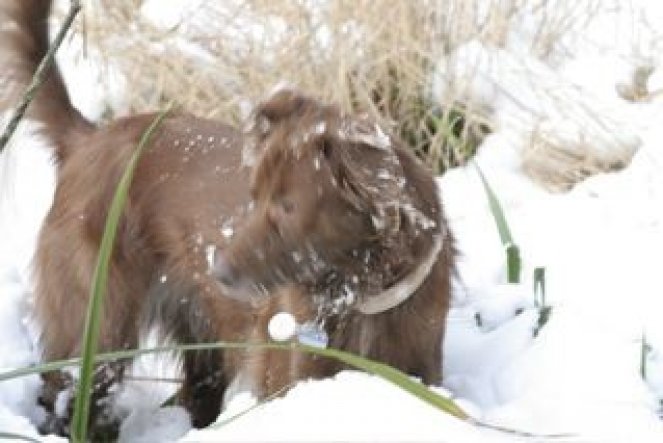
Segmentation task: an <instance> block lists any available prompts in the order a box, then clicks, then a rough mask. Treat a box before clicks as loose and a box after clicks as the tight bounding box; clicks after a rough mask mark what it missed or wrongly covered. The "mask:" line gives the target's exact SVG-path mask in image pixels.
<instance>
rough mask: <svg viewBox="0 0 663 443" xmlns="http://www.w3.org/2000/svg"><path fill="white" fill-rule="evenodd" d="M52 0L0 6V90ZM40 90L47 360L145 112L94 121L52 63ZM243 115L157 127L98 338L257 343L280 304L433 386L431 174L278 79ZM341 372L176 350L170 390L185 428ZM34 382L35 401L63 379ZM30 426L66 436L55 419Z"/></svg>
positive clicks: (439, 252)
mask: <svg viewBox="0 0 663 443" xmlns="http://www.w3.org/2000/svg"><path fill="white" fill-rule="evenodd" d="M49 7H50V2H48V1H41V0H7V1H6V2H4V3H3V4H2V6H0V12H2V13H3V15H6V16H8V17H9V18H10V19H11V20H14V21H15V22H16V24H17V25H18V26H17V27H16V28H12V34H11V35H10V36H9V37H8V38H7V39H4V40H2V41H1V42H0V50H2V51H7V53H8V54H11V57H6V56H3V59H2V60H3V62H4V67H3V68H4V69H8V70H9V71H8V72H11V73H12V76H13V77H12V82H13V83H12V85H11V86H12V88H15V87H17V86H18V87H21V86H24V85H25V84H27V82H28V80H29V77H30V75H31V74H32V72H33V70H34V69H35V67H36V64H37V62H38V60H39V59H40V57H41V56H42V55H43V54H44V53H45V51H46V49H47V39H46V26H45V23H46V18H47V15H48V10H49ZM2 32H4V31H2ZM25 48H29V51H28V49H25ZM46 88H47V89H46V90H44V91H42V92H41V93H40V95H39V96H38V97H37V99H36V101H35V102H34V103H33V105H32V112H31V114H30V117H31V118H33V119H35V120H37V121H39V122H41V123H43V125H44V127H45V134H46V135H47V136H48V137H49V138H50V140H51V141H52V143H53V145H54V151H55V156H56V159H57V166H58V170H57V185H56V192H55V197H54V201H53V206H52V208H51V210H50V212H49V214H48V216H47V217H46V219H45V221H44V224H43V227H42V230H41V233H40V237H39V241H38V246H37V251H36V254H35V279H36V288H35V309H36V316H37V318H38V320H39V323H40V325H41V328H42V334H41V344H42V347H43V353H44V359H45V360H53V359H64V358H68V357H73V356H77V355H78V354H79V352H80V346H81V334H82V331H83V325H84V319H85V312H86V308H87V304H88V293H89V288H90V286H91V280H92V274H93V267H94V264H95V262H96V257H97V254H98V252H99V244H100V239H101V236H102V232H103V229H104V223H105V218H106V214H107V211H108V207H109V204H110V201H111V198H112V196H113V193H114V190H115V188H116V186H117V183H118V181H119V178H120V176H121V175H122V173H123V171H124V169H125V168H126V166H127V164H128V161H129V158H130V156H131V155H132V154H133V152H134V150H135V147H136V145H137V144H138V141H139V139H140V137H141V135H142V133H143V132H144V131H145V129H146V128H147V126H148V125H149V124H150V122H151V121H152V120H153V118H154V116H152V115H142V116H134V117H130V118H125V119H120V120H117V121H115V122H113V123H112V124H110V125H108V126H106V127H101V128H95V127H93V125H91V124H90V123H89V122H86V121H85V120H84V119H83V118H82V117H81V116H80V114H78V113H77V112H76V111H75V110H74V109H73V107H72V106H71V104H70V103H69V100H68V97H67V93H66V90H65V89H64V86H63V85H62V83H61V82H60V80H59V77H58V76H57V73H56V72H53V73H51V77H50V80H49V82H48V83H47V84H46ZM9 96H10V97H14V96H15V94H11V91H10V94H9ZM0 104H1V103H0ZM63 116H66V118H64V117H63ZM252 123H253V124H252V127H251V128H250V129H249V131H248V134H246V135H244V134H242V133H241V132H239V131H238V130H236V129H234V128H232V127H230V126H227V125H224V124H221V123H218V122H213V121H209V120H204V119H200V118H196V117H193V116H189V115H172V116H169V117H168V118H166V119H165V120H164V122H163V124H162V125H161V126H160V127H159V129H158V130H157V131H156V133H155V135H154V137H153V138H152V140H151V142H150V145H149V147H148V148H147V149H146V150H145V152H144V153H143V155H142V157H141V159H140V161H139V163H138V166H137V169H136V172H135V178H134V180H133V182H132V184H131V188H130V191H129V195H128V200H127V204H126V207H125V209H124V214H123V216H122V219H121V222H120V226H119V228H118V235H117V240H116V244H115V249H114V252H113V255H112V257H111V265H110V278H109V285H108V290H107V296H106V299H105V302H104V311H103V312H104V314H103V320H102V324H101V336H100V343H99V346H100V350H101V351H112V350H119V349H130V348H135V347H137V346H138V338H139V334H140V332H141V330H142V329H144V328H145V327H148V326H150V325H158V326H159V328H160V330H161V331H162V332H164V333H165V334H167V335H168V336H170V337H173V338H174V339H175V340H176V341H178V342H181V343H198V342H209V341H217V340H222V341H247V340H255V341H266V340H268V339H269V337H268V334H267V324H268V322H269V319H270V318H271V317H272V316H273V315H274V314H275V313H276V312H279V311H286V312H290V313H292V314H293V315H294V316H295V317H296V319H297V321H298V322H299V323H301V324H304V323H309V324H312V325H314V326H315V327H317V328H319V330H320V331H324V332H325V333H326V335H327V336H328V337H329V346H331V347H335V348H339V349H343V350H347V351H351V352H355V353H358V354H361V355H363V356H366V357H369V358H373V359H377V360H381V361H383V362H386V363H389V364H391V365H393V366H395V367H397V368H399V369H401V370H403V371H405V372H408V373H410V374H413V375H416V376H419V377H421V378H422V379H423V381H425V382H426V383H438V382H439V381H440V379H441V343H442V338H443V335H444V325H445V319H446V314H447V309H448V302H449V292H450V288H449V278H450V275H449V274H450V271H451V269H452V267H453V253H452V249H453V247H452V238H451V235H450V233H449V232H448V230H447V228H446V223H445V221H444V217H443V213H442V209H441V207H440V205H439V202H438V196H437V192H436V187H435V184H434V181H433V179H432V177H431V174H430V173H429V172H428V171H427V170H426V169H425V168H424V167H422V166H421V165H420V163H419V162H418V161H417V160H416V158H414V157H413V156H412V155H411V154H410V153H409V152H408V151H407V150H405V149H404V148H402V147H401V146H400V144H399V143H398V142H397V141H396V140H395V139H394V138H392V137H389V136H387V135H386V134H384V132H383V131H382V130H381V129H380V128H379V127H377V126H376V125H374V124H373V123H370V122H369V121H368V120H366V119H361V118H355V117H351V116H347V115H343V114H342V113H340V112H339V111H338V110H337V109H336V108H335V107H332V106H326V105H322V104H320V103H319V102H317V101H315V100H312V99H310V98H306V97H304V96H302V95H300V94H298V93H296V92H293V91H289V90H282V91H280V92H277V93H276V94H275V95H273V96H272V97H271V98H270V99H268V100H267V101H266V102H264V103H263V104H262V105H261V106H259V107H258V108H257V110H256V112H255V113H254V115H253V118H252ZM243 147H244V148H243ZM264 295H268V296H264ZM120 366H121V364H120ZM340 369H341V366H340V365H339V364H336V363H334V362H331V361H327V360H324V359H316V358H313V357H310V356H308V355H301V354H300V353H298V352H277V351H260V350H246V351H241V350H233V351H219V350H213V351H203V352H191V353H186V354H185V355H184V357H183V371H184V375H185V380H184V384H183V387H182V391H181V393H180V401H181V403H182V404H183V405H184V406H185V407H186V408H187V409H188V410H189V411H190V413H191V416H192V420H193V423H194V425H195V426H199V427H200V426H205V425H207V424H209V423H210V422H212V421H213V420H214V419H215V418H216V417H217V415H218V413H219V412H220V409H221V406H222V400H223V396H224V393H225V392H226V390H227V389H228V387H229V386H230V384H231V383H235V384H237V385H239V387H244V388H248V389H251V390H253V391H254V392H255V394H257V395H259V396H265V395H268V394H270V393H273V392H276V391H278V390H280V389H281V388H283V387H284V386H288V385H290V384H291V383H292V382H294V381H296V380H298V379H302V378H306V377H323V376H327V375H331V374H333V373H335V372H337V371H338V370H340ZM121 372H122V371H121V370H120V371H118V374H121ZM45 380H46V382H47V386H46V387H45V389H44V392H45V395H44V396H43V397H44V399H45V400H44V401H45V402H48V400H47V399H48V398H51V399H52V398H54V396H53V395H52V394H53V393H52V391H53V390H54V389H55V390H57V389H59V387H61V386H62V385H63V384H66V383H63V381H62V379H61V378H60V377H56V376H49V377H45ZM51 403H52V401H51ZM46 407H47V409H50V410H52V409H53V405H52V404H51V405H48V404H47V405H46ZM44 430H45V431H55V432H59V433H63V434H66V433H67V417H63V418H62V417H60V418H58V417H55V418H52V419H50V420H49V421H48V423H47V426H46V427H45V429H44Z"/></svg>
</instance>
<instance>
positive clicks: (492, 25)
mask: <svg viewBox="0 0 663 443" xmlns="http://www.w3.org/2000/svg"><path fill="white" fill-rule="evenodd" d="M598 1H599V0H583V1H581V2H576V1H557V0H506V1H505V0H389V1H387V0H381V1H374V0H330V1H324V0H224V1H218V0H170V1H168V2H165V1H163V0H87V1H86V2H84V18H85V19H84V20H83V21H82V22H80V23H79V24H78V29H77V31H78V33H79V35H83V36H84V38H85V41H86V44H87V45H89V46H92V47H94V48H97V49H98V51H99V53H101V54H103V62H104V63H107V64H109V65H112V66H113V67H114V68H116V69H119V71H120V72H121V73H122V75H123V76H124V77H125V78H126V79H127V82H126V87H127V90H126V91H125V94H124V95H126V96H127V97H130V109H129V111H130V112H140V111H148V110H154V109H155V108H157V107H158V106H159V105H160V104H162V103H163V102H164V101H166V100H170V99H175V100H176V101H177V102H178V104H180V105H181V106H182V107H183V108H185V109H187V110H190V111H192V112H194V113H196V114H198V115H201V116H205V117H210V118H217V119H221V120H226V121H230V122H233V123H240V122H241V120H242V119H243V117H244V116H245V114H246V111H247V109H248V108H249V106H250V105H251V104H252V103H254V102H255V101H257V100H259V99H260V98H261V97H263V96H264V95H265V94H266V93H267V92H268V91H269V90H270V89H271V88H272V87H273V86H274V85H275V84H277V83H279V82H283V81H285V82H288V83H290V84H293V85H295V86H297V87H299V88H301V89H303V90H305V91H308V92H310V93H313V94H315V95H316V96H318V97H320V98H321V99H324V100H329V101H333V102H336V103H338V104H340V106H341V107H342V108H343V109H344V110H346V111H355V112H356V111H360V112H366V113H368V114H370V115H371V116H373V117H374V118H376V119H377V120H378V121H380V122H382V124H384V125H385V126H390V127H392V128H393V130H394V131H395V132H397V133H399V134H400V135H401V136H402V137H403V139H404V140H405V141H406V142H407V143H409V144H410V145H411V146H412V148H413V149H415V150H416V152H417V153H418V154H419V155H420V156H421V157H422V158H423V159H424V160H425V161H426V162H427V163H428V164H430V165H431V167H432V168H433V169H434V170H435V171H437V172H440V171H443V170H445V169H447V168H449V167H452V166H456V165H459V164H463V163H464V162H465V161H466V160H467V159H468V158H469V157H471V156H472V155H474V153H475V151H476V149H477V146H478V145H479V143H480V142H481V141H482V139H483V137H484V136H485V134H486V133H487V132H489V131H490V129H491V126H492V124H493V117H492V116H491V114H490V110H489V109H486V107H485V106H484V104H481V103H477V102H476V101H473V100H472V99H470V98H469V97H471V95H470V94H466V93H465V92H466V91H465V89H466V88H468V85H469V84H470V83H471V82H469V81H468V79H456V80H454V81H452V82H451V83H450V84H449V85H448V87H447V88H446V93H445V94H444V95H443V96H440V95H436V94H434V93H433V91H432V88H433V84H432V81H431V77H432V73H433V72H434V71H435V69H436V66H438V64H439V63H444V62H443V60H445V58H447V56H448V55H449V54H451V53H452V52H453V51H454V50H455V49H457V48H458V47H459V46H462V45H463V44H464V43H467V42H468V41H471V40H477V41H479V42H481V43H484V44H487V45H490V46H491V47H504V46H505V45H507V43H508V41H509V39H513V38H514V35H513V32H514V23H521V22H522V20H523V15H524V14H525V15H528V17H529V16H531V17H536V23H534V24H533V26H535V27H536V29H537V34H536V36H535V37H534V38H533V39H531V43H530V45H531V48H529V51H531V52H532V53H533V54H535V55H537V56H540V57H548V56H549V55H550V54H551V51H552V48H553V47H554V46H555V44H556V42H557V41H558V40H559V38H560V35H562V33H563V32H564V31H565V30H566V29H567V28H569V27H572V26H578V22H579V21H581V20H583V17H584V16H585V15H582V14H578V13H577V9H578V8H580V7H583V8H587V7H591V5H590V4H593V3H594V2H598ZM580 3H582V6H579V4H580ZM176 5H179V6H178V7H175V6H176ZM588 5H589V6H588ZM177 9H179V12H176V13H173V11H176V10H177ZM515 28H517V26H516V27H515ZM110 116H112V115H110V113H109V117H110Z"/></svg>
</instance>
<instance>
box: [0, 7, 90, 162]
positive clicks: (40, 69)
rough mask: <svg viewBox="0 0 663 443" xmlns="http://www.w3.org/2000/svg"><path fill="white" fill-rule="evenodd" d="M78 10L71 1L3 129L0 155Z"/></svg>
mask: <svg viewBox="0 0 663 443" xmlns="http://www.w3.org/2000/svg"><path fill="white" fill-rule="evenodd" d="M80 9H81V3H80V0H71V5H70V7H69V12H68V13H67V16H66V18H65V20H64V23H63V24H62V26H61V27H60V29H59V31H58V34H57V35H56V36H55V40H54V41H53V44H52V45H51V47H50V48H49V49H48V51H47V52H46V55H45V56H44V58H43V59H42V60H41V62H39V66H37V69H36V70H35V73H34V74H33V76H32V81H31V82H30V85H28V87H27V89H26V90H25V92H24V93H23V98H22V99H21V103H20V104H19V105H18V106H17V107H16V108H15V109H14V112H13V114H12V116H11V118H10V119H9V123H8V124H7V127H6V128H5V131H4V132H3V134H2V137H0V153H1V152H2V151H3V150H4V149H5V146H6V145H7V143H9V140H10V139H11V137H12V135H14V132H15V131H16V128H17V127H18V124H19V123H20V121H21V119H22V118H23V115H24V114H25V111H26V110H27V109H28V106H29V105H30V103H31V102H32V100H33V99H34V98H35V95H37V91H38V90H39V87H40V86H41V85H42V84H43V83H44V80H45V79H46V74H47V72H48V70H49V69H50V68H51V66H53V61H54V59H55V53H56V52H57V50H58V48H59V47H60V45H61V44H62V41H63V40H64V36H65V35H66V34H67V32H68V31H69V28H71V24H72V23H73V21H74V18H75V17H76V14H78V11H80Z"/></svg>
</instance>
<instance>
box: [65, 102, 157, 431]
mask: <svg viewBox="0 0 663 443" xmlns="http://www.w3.org/2000/svg"><path fill="white" fill-rule="evenodd" d="M169 110H170V107H169V108H166V109H165V110H164V111H163V112H161V113H160V114H159V115H157V117H156V118H155V119H154V121H153V122H152V124H151V125H150V126H149V127H148V128H147V130H146V131H145V132H144V133H143V135H142V137H141V139H140V142H139V144H138V147H137V148H136V151H135V152H134V153H133V155H132V157H131V159H130V161H129V165H128V166H127V168H126V169H125V171H124V174H123V175H122V177H121V179H120V182H119V184H118V186H117V189H116V191H115V195H114V196H113V201H112V202H111V206H110V210H109V211H108V216H107V217H106V225H105V227H104V233H103V236H102V239H101V246H100V248H99V256H98V257H97V264H96V266H95V269H94V275H93V278H92V287H91V288H90V297H89V300H90V301H89V305H88V310H87V315H86V319H85V332H84V336H83V353H82V360H81V371H80V378H79V381H78V388H77V391H76V392H77V394H76V400H75V404H74V417H73V422H72V438H73V440H74V441H75V442H80V443H83V442H85V441H86V439H87V425H88V417H89V414H90V399H91V397H90V392H91V389H92V378H93V374H94V363H95V355H96V352H97V342H98V339H99V330H100V323H101V314H102V307H103V299H104V296H105V293H106V285H107V283H108V267H109V263H110V257H111V254H112V252H113V244H114V242H115V235H116V233H117V226H118V224H119V221H120V216H121V215H122V211H123V209H124V204H125V201H126V198H127V193H128V190H129V186H130V185H131V181H132V179H133V175H134V170H135V168H136V165H137V163H138V159H139V158H140V154H141V152H142V150H143V148H144V147H145V145H146V144H147V143H148V141H149V140H150V138H151V136H152V134H153V133H154V131H155V130H156V128H157V127H158V126H159V125H160V124H161V122H162V121H163V119H164V118H165V116H166V114H167V113H168V111H169Z"/></svg>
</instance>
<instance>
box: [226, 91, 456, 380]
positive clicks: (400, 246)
mask: <svg viewBox="0 0 663 443" xmlns="http://www.w3.org/2000/svg"><path fill="white" fill-rule="evenodd" d="M248 138H249V141H247V148H246V151H245V161H247V162H248V163H250V164H252V165H253V169H252V177H251V192H252V197H253V201H254V208H253V210H252V211H251V213H250V214H249V216H248V218H247V220H246V222H245V223H244V225H243V226H242V229H240V230H239V232H238V233H237V235H236V236H235V238H233V240H232V242H231V243H230V245H229V246H228V247H227V248H226V249H224V250H221V251H220V252H218V253H217V256H216V263H215V273H216V275H217V276H218V277H219V279H220V281H221V282H222V283H223V285H224V286H225V287H226V291H227V292H228V293H232V292H236V293H237V294H238V296H240V297H241V296H242V295H244V296H245V297H248V298H253V299H256V298H257V299H260V296H261V295H263V294H269V293H271V291H272V290H273V289H274V287H278V286H279V285H282V284H285V283H289V284H295V285H296V286H297V287H298V288H301V289H300V290H301V291H303V293H305V294H307V296H308V299H309V300H308V303H312V304H313V307H314V315H312V316H310V317H309V318H308V319H307V320H308V321H313V322H315V323H317V324H318V326H320V327H321V328H324V329H325V330H326V332H327V334H328V335H329V340H330V345H331V346H332V347H336V348H340V349H344V350H348V351H351V352H354V353H357V354H360V355H362V356H366V357H369V358H372V359H376V360H380V361H384V362H386V363H389V364H391V365H393V366H395V367H397V368H399V369H401V370H403V371H405V372H408V373H410V374H413V375H417V376H419V377H421V378H422V379H423V380H424V382H426V383H438V382H440V381H441V367H440V365H441V361H442V359H441V346H440V344H441V342H442V338H443V334H444V325H445V319H446V314H447V310H448V303H449V292H450V288H449V279H450V272H451V269H452V267H453V242H452V238H451V235H450V233H449V231H448V229H447V228H446V222H445V220H444V217H443V214H442V209H441V207H440V204H439V201H438V197H437V192H436V188H435V183H434V181H433V179H432V177H431V174H430V172H428V171H427V170H426V169H425V168H424V167H422V166H421V164H420V163H419V162H418V161H417V159H416V158H414V156H412V154H411V153H410V152H409V151H408V150H406V149H405V148H403V147H402V146H401V145H400V143H399V142H398V141H396V140H395V139H393V138H392V137H389V136H387V135H386V134H384V133H383V132H382V130H381V129H380V128H379V127H377V126H375V124H374V123H372V122H370V121H366V120H363V119H360V118H357V117H351V116H346V115H343V114H342V113H340V112H339V111H338V109H337V108H335V107H333V106H325V105H322V104H320V103H318V102H316V101H315V100H312V99H310V98H307V97H305V96H302V95H300V94H298V93H297V92H294V91H290V90H282V91H280V92H277V93H276V94H275V95H274V96H273V97H271V98H270V99H269V100H268V101H267V102H265V103H263V104H262V105H261V106H260V107H259V108H258V109H257V110H256V112H255V115H254V121H253V122H252V123H251V128H250V131H249V134H248ZM436 239H438V240H441V242H442V249H441V251H439V254H438V251H435V250H433V248H434V244H435V243H436ZM429 254H438V255H437V258H434V264H432V268H431V269H430V271H429V272H428V274H427V275H426V276H425V278H424V279H423V281H422V282H420V286H419V285H417V286H415V287H414V288H412V290H413V291H414V292H413V293H412V294H411V295H410V296H409V298H407V300H405V301H404V302H402V303H400V304H398V305H397V306H395V307H393V308H391V309H388V310H386V311H385V312H379V313H372V314H364V313H362V312H361V311H362V309H361V305H362V304H363V303H365V302H367V301H370V299H371V298H372V297H377V296H379V295H380V294H381V293H382V292H383V291H385V290H387V289H388V288H390V287H392V286H394V285H395V284H396V283H397V282H399V281H402V280H406V279H408V278H410V276H411V274H412V273H413V272H414V271H415V270H416V269H417V267H419V266H420V265H421V264H422V262H424V261H425V259H426V257H427V256H428V255H429ZM333 370H337V368H334V369H330V370H329V373H331V372H333Z"/></svg>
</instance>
